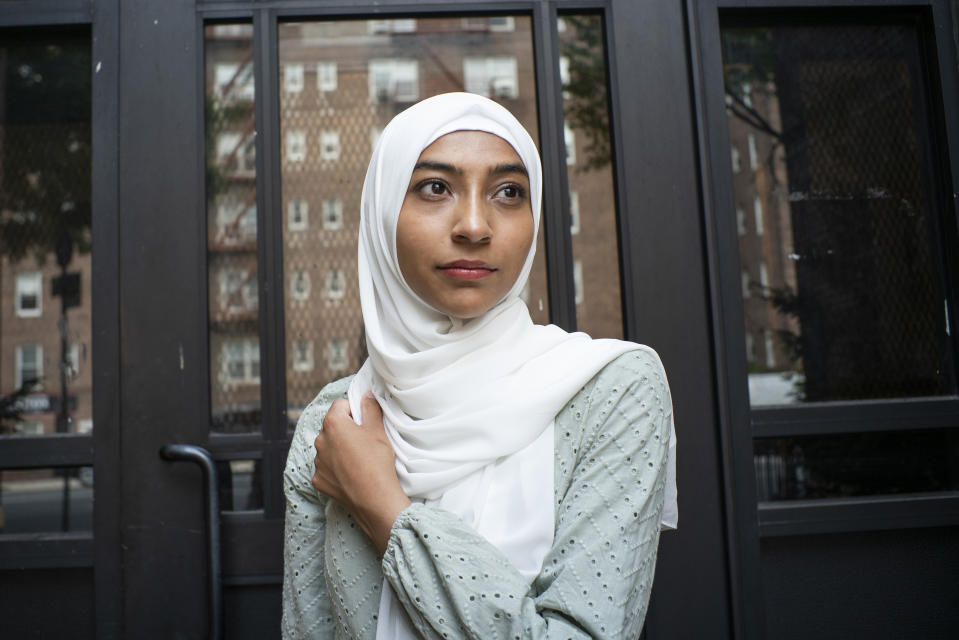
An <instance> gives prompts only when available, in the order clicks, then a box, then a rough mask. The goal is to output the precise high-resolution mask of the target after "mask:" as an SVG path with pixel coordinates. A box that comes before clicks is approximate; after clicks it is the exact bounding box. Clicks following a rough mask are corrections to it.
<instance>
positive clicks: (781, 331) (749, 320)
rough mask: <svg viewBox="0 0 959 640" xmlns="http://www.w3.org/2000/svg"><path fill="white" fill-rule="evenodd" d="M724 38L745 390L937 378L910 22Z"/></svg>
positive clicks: (887, 387) (861, 392)
mask: <svg viewBox="0 0 959 640" xmlns="http://www.w3.org/2000/svg"><path fill="white" fill-rule="evenodd" d="M723 47H724V64H725V80H726V91H727V107H728V108H727V113H728V123H729V130H730V142H731V145H732V148H731V150H730V151H731V154H732V165H733V186H734V197H735V206H736V210H737V227H738V230H739V253H740V263H741V268H742V284H743V304H744V312H745V320H746V326H745V331H746V348H747V360H748V361H749V364H750V395H751V400H752V403H753V405H757V404H780V403H788V402H796V401H805V402H811V401H825V400H849V399H863V398H883V397H905V396H935V395H941V394H945V393H951V392H952V390H953V389H954V382H953V375H952V367H953V364H952V361H951V357H950V350H951V346H950V338H949V335H948V332H947V327H946V321H947V320H946V313H945V293H944V284H943V266H942V261H943V257H942V256H943V253H942V246H941V242H942V240H941V237H942V236H941V234H940V233H939V218H938V211H937V210H936V206H935V205H936V201H935V198H934V194H935V190H934V185H933V178H932V176H931V174H930V169H929V167H930V166H931V161H930V159H931V155H932V154H931V149H930V147H929V143H928V141H929V140H930V138H931V135H932V133H931V131H930V126H931V125H930V123H929V122H928V121H927V120H926V109H925V107H924V102H923V101H924V95H925V92H926V88H925V86H924V81H923V78H924V75H923V70H922V69H921V67H920V55H919V41H918V34H917V33H916V29H915V27H913V26H906V25H889V24H884V25H876V26H868V25H830V26H822V27H810V26H802V27H792V26H790V27H774V28H764V27H763V28H759V27H757V28H747V29H742V28H738V29H737V28H727V29H724V30H723Z"/></svg>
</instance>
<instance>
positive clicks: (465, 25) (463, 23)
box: [460, 16, 489, 31]
mask: <svg viewBox="0 0 959 640" xmlns="http://www.w3.org/2000/svg"><path fill="white" fill-rule="evenodd" d="M460 28H461V29H462V30H463V31H488V30H489V19H488V18H484V17H482V16H470V17H467V18H463V19H462V20H460Z"/></svg>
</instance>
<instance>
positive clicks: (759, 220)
mask: <svg viewBox="0 0 959 640" xmlns="http://www.w3.org/2000/svg"><path fill="white" fill-rule="evenodd" d="M753 217H754V218H756V235H757V236H761V235H762V234H763V201H762V200H761V199H760V197H759V196H754V197H753Z"/></svg>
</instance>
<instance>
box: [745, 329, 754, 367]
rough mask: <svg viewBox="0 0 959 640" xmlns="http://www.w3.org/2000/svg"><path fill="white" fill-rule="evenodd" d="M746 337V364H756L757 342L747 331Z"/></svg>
mask: <svg viewBox="0 0 959 640" xmlns="http://www.w3.org/2000/svg"><path fill="white" fill-rule="evenodd" d="M744 335H745V338H746V362H749V363H753V362H756V340H755V339H754V338H753V334H752V333H750V332H749V331H747V332H746V333H745V334H744Z"/></svg>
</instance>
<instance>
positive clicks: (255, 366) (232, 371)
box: [223, 338, 260, 384]
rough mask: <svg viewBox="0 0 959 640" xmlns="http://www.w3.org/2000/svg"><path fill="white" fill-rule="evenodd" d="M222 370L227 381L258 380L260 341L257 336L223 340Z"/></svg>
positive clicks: (251, 382)
mask: <svg viewBox="0 0 959 640" xmlns="http://www.w3.org/2000/svg"><path fill="white" fill-rule="evenodd" d="M223 372H224V374H225V377H226V379H227V381H228V382H232V383H244V384H257V383H259V382H260V342H259V340H258V339H257V338H232V339H229V340H224V341H223Z"/></svg>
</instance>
